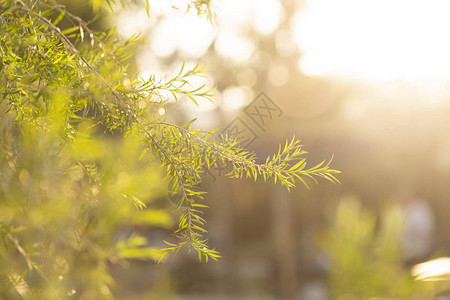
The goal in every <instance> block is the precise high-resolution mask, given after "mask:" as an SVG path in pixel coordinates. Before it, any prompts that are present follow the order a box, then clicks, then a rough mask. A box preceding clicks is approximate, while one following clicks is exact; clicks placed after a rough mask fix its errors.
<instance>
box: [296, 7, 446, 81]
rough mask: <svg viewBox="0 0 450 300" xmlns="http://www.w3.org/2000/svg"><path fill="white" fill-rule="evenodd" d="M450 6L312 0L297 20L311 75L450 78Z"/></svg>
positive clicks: (298, 36) (302, 66)
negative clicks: (449, 29)
mask: <svg viewBox="0 0 450 300" xmlns="http://www.w3.org/2000/svg"><path fill="white" fill-rule="evenodd" d="M449 11H450V2H448V1H445V0H431V1H425V0H413V1H406V0H379V1H366V0H343V1H333V0H314V1H311V0H309V1H308V2H307V6H306V8H305V9H302V10H301V11H300V12H299V13H298V14H297V16H296V18H295V21H294V31H295V38H296V41H297V44H298V46H299V49H300V50H301V51H302V53H303V54H304V55H303V56H302V58H301V60H300V62H299V67H300V69H301V70H302V71H303V72H304V73H306V74H307V75H310V76H322V75H331V76H340V77H349V78H359V79H366V80H395V79H402V80H422V79H443V78H445V79H450V56H449V53H450V40H449V39H448V38H447V35H448V28H450V18H448V12H449Z"/></svg>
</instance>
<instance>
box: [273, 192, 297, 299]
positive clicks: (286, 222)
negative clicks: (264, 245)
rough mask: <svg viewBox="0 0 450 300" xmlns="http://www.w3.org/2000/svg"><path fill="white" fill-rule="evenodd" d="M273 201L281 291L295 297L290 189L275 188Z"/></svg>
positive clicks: (286, 296) (276, 256)
mask: <svg viewBox="0 0 450 300" xmlns="http://www.w3.org/2000/svg"><path fill="white" fill-rule="evenodd" d="M271 203H272V213H273V214H272V216H273V219H272V224H273V225H272V232H273V235H274V241H275V259H276V263H277V269H278V270H277V271H278V278H279V287H280V292H281V296H282V297H283V299H294V298H295V294H296V290H297V288H296V283H297V276H296V260H295V253H294V241H293V238H294V235H293V229H292V215H291V212H292V209H293V208H292V200H291V199H290V198H289V192H288V191H286V190H284V189H281V188H275V189H274V197H273V199H272V202H271Z"/></svg>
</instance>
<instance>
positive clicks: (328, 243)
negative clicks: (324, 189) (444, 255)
mask: <svg viewBox="0 0 450 300" xmlns="http://www.w3.org/2000/svg"><path fill="white" fill-rule="evenodd" d="M403 220H404V218H403V215H402V210H401V208H400V207H399V206H389V207H387V208H386V209H385V210H383V211H382V212H381V213H380V216H379V219H378V220H377V218H376V215H375V214H374V213H371V212H370V211H366V210H364V209H363V208H362V207H361V205H360V202H359V201H358V200H357V199H355V198H353V197H350V196H347V197H344V198H343V199H342V200H341V202H340V204H339V206H338V209H337V212H336V219H335V222H334V226H333V228H332V229H330V231H329V232H328V233H327V235H326V237H325V238H324V240H323V241H322V245H323V249H324V251H325V252H326V253H327V254H328V255H329V258H330V273H329V284H330V287H331V291H332V294H333V299H342V300H344V299H345V300H347V299H432V296H433V291H434V287H433V286H432V285H431V284H429V283H428V284H427V283H423V282H418V281H415V280H414V278H413V277H412V276H411V275H410V272H409V270H408V268H407V267H406V266H405V265H404V262H403V260H402V253H401V249H402V240H401V237H402V230H403ZM373 297H376V298H373Z"/></svg>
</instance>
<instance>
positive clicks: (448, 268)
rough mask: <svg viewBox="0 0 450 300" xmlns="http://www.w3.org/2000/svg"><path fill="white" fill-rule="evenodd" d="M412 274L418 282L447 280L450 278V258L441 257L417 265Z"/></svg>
mask: <svg viewBox="0 0 450 300" xmlns="http://www.w3.org/2000/svg"><path fill="white" fill-rule="evenodd" d="M411 274H412V275H413V276H414V277H415V278H416V279H417V280H446V279H448V278H449V276H450V258H448V257H441V258H437V259H433V260H430V261H427V262H424V263H421V264H418V265H415V266H414V267H413V268H412V270H411Z"/></svg>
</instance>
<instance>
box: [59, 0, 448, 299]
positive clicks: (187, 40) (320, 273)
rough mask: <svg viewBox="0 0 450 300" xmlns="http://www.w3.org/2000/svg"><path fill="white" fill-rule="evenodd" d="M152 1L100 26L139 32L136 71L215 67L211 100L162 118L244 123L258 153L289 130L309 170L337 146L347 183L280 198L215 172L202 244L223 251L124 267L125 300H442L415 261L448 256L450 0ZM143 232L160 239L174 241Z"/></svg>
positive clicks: (272, 190) (165, 233)
mask: <svg viewBox="0 0 450 300" xmlns="http://www.w3.org/2000/svg"><path fill="white" fill-rule="evenodd" d="M68 2H69V1H68ZM150 3H151V6H150V7H151V15H150V17H148V16H147V15H146V12H145V7H142V5H139V4H136V5H133V4H131V5H130V8H129V9H128V10H119V11H116V12H115V13H114V14H112V15H111V14H108V15H105V16H104V17H102V18H101V23H102V25H98V26H111V25H113V26H116V27H117V33H118V34H119V35H121V36H122V37H124V38H129V37H131V36H132V35H133V34H135V33H138V32H140V33H142V37H143V38H144V39H146V43H144V44H142V45H141V47H140V48H139V49H138V50H137V53H136V56H135V57H134V63H133V70H134V71H135V72H136V73H137V74H139V75H140V76H142V77H144V78H145V77H148V76H149V75H151V74H157V76H163V75H164V74H167V76H170V75H172V74H173V73H175V72H176V71H177V70H179V67H180V66H181V64H182V62H183V61H185V62H186V63H187V64H188V65H193V64H196V63H200V64H201V65H209V69H208V74H207V77H206V78H204V79H203V80H204V81H203V82H204V83H206V84H207V85H208V86H211V87H212V86H216V87H217V90H216V91H215V95H216V99H217V101H216V102H214V103H209V102H206V101H204V102H200V103H199V106H195V105H193V104H192V103H190V102H188V101H186V102H180V103H169V104H168V106H167V109H166V110H165V111H160V113H161V114H165V115H166V118H167V119H168V120H171V121H173V122H176V123H178V124H183V123H186V122H187V121H189V120H191V119H193V118H197V121H196V122H195V123H193V125H192V126H193V127H194V128H202V129H205V130H210V129H213V128H217V127H221V128H227V126H228V125H229V124H231V123H232V122H233V120H235V118H236V117H239V118H240V120H241V121H242V123H244V124H245V125H246V128H250V131H251V132H252V134H253V137H254V139H253V140H252V143H251V144H249V145H248V148H249V149H250V150H251V151H254V152H255V153H256V155H257V156H258V158H260V159H261V160H265V158H266V156H267V155H269V154H270V153H272V152H274V151H277V150H278V145H279V144H280V143H282V144H283V143H284V142H285V140H286V139H290V138H292V136H293V135H295V136H296V137H297V138H300V139H301V140H302V142H303V145H304V148H305V150H307V151H308V152H309V154H308V155H307V159H308V162H309V164H310V165H311V166H312V165H314V164H317V163H319V162H320V161H322V160H324V159H325V160H328V159H330V158H331V157H332V156H333V155H334V159H333V162H332V167H333V168H335V169H338V170H341V171H342V174H340V175H339V176H338V179H339V180H340V182H341V184H340V185H334V184H331V183H330V182H327V181H320V182H319V184H318V185H316V184H315V183H313V182H310V183H311V184H310V189H309V190H308V189H306V188H305V187H304V186H302V185H301V184H300V183H299V184H298V187H297V188H296V189H294V190H292V191H291V192H290V193H288V192H286V191H285V190H284V189H283V188H281V187H280V186H279V185H273V184H266V183H264V182H263V181H259V180H258V181H257V182H252V181H251V180H239V181H237V180H231V179H227V178H226V177H224V176H223V172H221V170H210V172H207V173H205V180H204V183H203V185H202V188H203V189H204V190H205V191H206V192H208V195H207V197H206V200H205V204H207V205H208V206H210V209H208V212H207V216H206V217H207V220H208V230H209V237H210V245H211V246H212V247H214V248H216V249H217V250H219V251H220V252H221V255H222V256H223V257H222V258H221V259H220V260H219V262H210V263H208V264H205V263H200V262H199V261H198V259H197V257H196V256H195V255H192V253H191V254H187V253H184V252H180V253H179V254H178V255H174V256H171V257H170V259H169V260H168V261H167V262H166V263H165V264H159V265H158V264H155V263H149V262H147V263H144V262H139V261H136V262H131V264H130V266H129V269H127V270H123V269H122V268H117V272H116V273H117V274H116V277H117V279H118V285H117V290H118V293H119V294H120V295H121V296H122V297H123V299H134V298H136V299H152V297H153V298H154V299H166V298H181V299H306V300H308V299H311V300H319V299H320V300H321V299H364V298H369V297H373V296H378V297H380V298H389V299H435V298H434V297H437V295H441V296H440V297H441V298H440V299H447V298H445V296H444V294H443V293H445V289H446V288H447V286H445V284H442V283H441V286H438V285H436V284H431V283H426V282H418V281H414V280H413V278H412V277H411V275H410V271H409V270H410V268H411V267H412V266H413V265H414V264H416V263H419V262H422V261H425V260H427V259H431V258H434V257H437V256H445V255H449V254H450V253H449V252H450V235H449V234H448V232H447V228H449V226H450V218H448V215H449V214H450V203H448V201H449V196H448V195H449V194H450V184H449V183H450V122H449V121H448V120H447V119H448V115H449V112H450V96H449V87H450V56H449V53H450V41H449V39H448V29H449V28H450V18H448V12H449V11H450V4H449V3H448V2H447V1H444V0H432V1H424V0H413V1H411V0H410V1H405V0H391V1H387V0H378V1H368V0H364V1H361V0H341V1H333V0H283V1H279V0H241V1H238V0H226V1H225V0H217V1H214V2H212V3H211V5H212V8H213V9H214V11H215V13H216V16H215V18H214V20H213V22H210V21H209V20H208V19H207V18H206V17H198V16H197V15H196V14H194V13H190V12H188V13H186V12H185V9H183V2H182V1H180V3H177V1H172V2H169V1H151V2H150ZM67 5H72V6H74V9H78V10H79V11H80V12H82V13H83V10H88V8H86V6H85V5H83V4H81V2H80V3H79V4H76V2H72V1H70V3H67ZM172 5H174V6H179V7H180V9H178V10H177V9H173V8H172ZM87 13H88V12H86V14H87ZM105 24H108V25H105ZM200 83H201V81H200ZM261 92H263V93H264V96H265V97H266V100H267V99H269V100H270V101H271V103H273V104H274V105H276V107H277V108H278V109H279V111H280V112H281V113H277V114H274V115H270V116H268V115H269V114H266V117H265V119H264V121H263V126H261V125H262V124H261V122H259V123H258V121H255V120H254V119H252V118H251V117H250V116H251V115H249V114H246V111H245V109H246V108H252V105H255V102H253V101H254V100H255V99H257V97H258V96H260V93H261ZM267 112H268V111H267ZM260 121H262V120H260ZM155 203H156V205H159V206H160V207H165V208H167V209H170V208H171V207H172V206H173V204H172V203H171V202H170V201H168V200H167V199H158V200H157V201H156V202H155ZM143 231H145V232H147V235H148V237H149V238H150V239H151V240H152V241H153V242H154V243H155V244H161V241H162V240H163V239H166V240H170V239H171V238H172V236H171V231H170V230H161V229H143ZM133 297H134V298H133ZM448 299H450V298H448Z"/></svg>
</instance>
